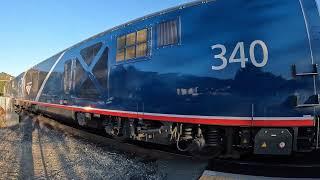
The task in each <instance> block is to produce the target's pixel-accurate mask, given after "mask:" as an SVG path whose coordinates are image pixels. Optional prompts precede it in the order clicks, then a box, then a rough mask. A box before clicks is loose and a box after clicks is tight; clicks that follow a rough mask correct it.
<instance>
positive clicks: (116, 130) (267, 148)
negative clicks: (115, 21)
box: [6, 0, 320, 157]
mask: <svg viewBox="0 0 320 180" xmlns="http://www.w3.org/2000/svg"><path fill="white" fill-rule="evenodd" d="M319 23H320V17H319V9H318V4H317V1H314V0H281V1H279V0H268V1H261V0H259V1H248V0H234V1H232V2H231V1H222V0H206V1H196V2H193V3H189V4H185V5H181V6H179V7H175V8H171V9H167V10H164V11H161V12H158V13H154V14H151V15H148V16H145V17H142V18H139V19H136V20H134V21H131V22H128V23H126V24H123V25H120V26H117V27H115V28H112V29H110V30H107V31H105V32H102V33H100V34H97V35H95V36H93V37H91V38H89V39H87V40H84V41H82V42H80V43H78V44H76V45H74V46H72V47H70V48H68V49H65V50H64V51H62V52H60V53H58V54H56V55H54V56H52V57H50V58H49V59H47V60H45V61H43V62H41V63H39V64H38V65H36V66H34V67H32V68H31V69H29V70H27V71H26V72H24V73H22V74H21V75H19V76H18V77H17V78H15V79H14V80H12V81H11V82H10V83H8V84H7V86H6V96H8V97H12V98H15V106H16V108H17V110H21V109H28V110H30V111H33V112H34V113H41V114H45V115H47V116H51V117H54V118H58V119H64V120H65V121H70V122H73V123H77V124H79V125H80V126H85V127H91V128H97V129H104V130H105V131H106V133H107V134H108V135H110V136H112V137H115V138H117V137H121V138H124V139H132V140H136V141H145V142H151V143H158V144H163V145H168V146H171V145H175V146H176V147H177V149H179V150H181V151H190V152H192V153H195V154H206V155H212V156H218V155H224V156H227V157H237V156H239V154H242V153H254V154H277V155H290V154H292V153H294V152H310V151H313V150H315V149H317V148H319V118H318V115H319V114H320V111H319V106H320V103H319V93H318V92H319V90H320V89H319V88H320V81H319V72H318V64H319V61H320V54H319V52H320V49H319V48H320V24H319Z"/></svg>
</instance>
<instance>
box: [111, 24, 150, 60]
mask: <svg viewBox="0 0 320 180" xmlns="http://www.w3.org/2000/svg"><path fill="white" fill-rule="evenodd" d="M147 50H148V29H142V30H139V31H137V32H133V33H130V34H127V35H123V36H120V37H118V38H117V56H116V60H117V62H120V61H124V60H131V59H135V58H140V57H145V56H147Z"/></svg>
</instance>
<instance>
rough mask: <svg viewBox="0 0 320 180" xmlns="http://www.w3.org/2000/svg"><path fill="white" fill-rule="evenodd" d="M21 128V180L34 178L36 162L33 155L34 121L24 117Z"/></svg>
mask: <svg viewBox="0 0 320 180" xmlns="http://www.w3.org/2000/svg"><path fill="white" fill-rule="evenodd" d="M22 118H23V119H22V121H21V124H20V127H21V136H22V139H21V146H20V147H21V160H20V168H19V169H20V173H19V179H33V178H34V162H33V154H32V132H33V130H34V128H33V125H32V120H31V119H30V117H28V116H24V117H22Z"/></svg>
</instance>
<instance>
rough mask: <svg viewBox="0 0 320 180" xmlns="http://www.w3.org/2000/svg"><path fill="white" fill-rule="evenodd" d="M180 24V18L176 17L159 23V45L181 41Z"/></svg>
mask: <svg viewBox="0 0 320 180" xmlns="http://www.w3.org/2000/svg"><path fill="white" fill-rule="evenodd" d="M179 24H180V21H179V19H175V20H170V21H166V22H163V23H160V24H158V25H157V40H158V43H157V45H158V47H164V46H168V45H174V44H178V43H179V40H180V33H179Z"/></svg>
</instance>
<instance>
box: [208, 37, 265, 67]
mask: <svg viewBox="0 0 320 180" xmlns="http://www.w3.org/2000/svg"><path fill="white" fill-rule="evenodd" d="M257 45H260V47H261V48H262V52H263V59H262V61H261V62H258V61H257V59H256V57H255V47H256V46H257ZM211 48H212V50H214V49H220V54H217V55H214V58H215V59H220V60H221V61H222V63H221V65H219V66H212V70H222V69H224V68H226V67H227V65H228V60H227V58H226V57H225V55H226V52H227V49H226V47H225V46H224V45H222V44H216V45H213V46H212V47H211ZM238 51H239V52H240V58H236V55H237V52H238ZM249 54H250V60H251V62H252V64H253V65H254V66H256V67H263V66H265V65H266V64H267V62H268V48H267V45H266V44H265V43H264V42H263V41H261V40H255V41H253V42H252V43H251V44H250V50H249ZM247 61H248V58H246V56H245V51H244V43H243V42H238V43H237V45H236V47H235V48H234V50H233V52H232V53H231V56H230V58H229V63H240V64H241V68H245V67H246V62H247Z"/></svg>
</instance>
